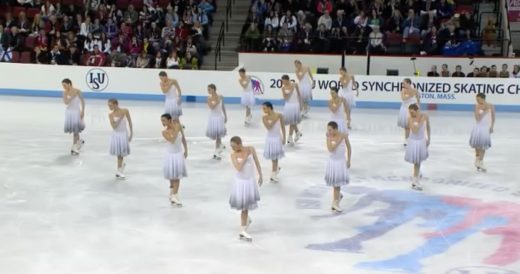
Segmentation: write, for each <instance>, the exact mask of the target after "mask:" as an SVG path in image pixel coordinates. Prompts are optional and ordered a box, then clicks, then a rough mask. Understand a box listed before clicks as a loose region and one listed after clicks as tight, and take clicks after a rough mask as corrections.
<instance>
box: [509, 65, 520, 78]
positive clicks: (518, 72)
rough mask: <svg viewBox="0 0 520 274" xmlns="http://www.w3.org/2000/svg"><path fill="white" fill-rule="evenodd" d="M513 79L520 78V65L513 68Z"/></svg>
mask: <svg viewBox="0 0 520 274" xmlns="http://www.w3.org/2000/svg"><path fill="white" fill-rule="evenodd" d="M511 78H520V65H514V66H513V72H511Z"/></svg>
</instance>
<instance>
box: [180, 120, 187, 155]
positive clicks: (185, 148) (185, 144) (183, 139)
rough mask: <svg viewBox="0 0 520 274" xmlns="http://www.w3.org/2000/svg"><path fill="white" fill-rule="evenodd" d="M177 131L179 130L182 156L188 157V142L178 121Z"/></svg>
mask: <svg viewBox="0 0 520 274" xmlns="http://www.w3.org/2000/svg"><path fill="white" fill-rule="evenodd" d="M179 131H180V132H181V138H182V139H181V142H182V146H183V147H184V158H188V143H187V142H186V136H185V135H184V130H183V129H182V125H181V124H180V123H179Z"/></svg>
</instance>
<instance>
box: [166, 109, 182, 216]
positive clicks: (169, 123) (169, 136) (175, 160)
mask: <svg viewBox="0 0 520 274" xmlns="http://www.w3.org/2000/svg"><path fill="white" fill-rule="evenodd" d="M161 122H162V125H163V126H164V127H165V129H164V130H163V132H162V136H163V137H164V139H165V140H166V153H165V156H164V164H163V174H164V178H165V179H166V180H168V181H170V202H171V203H172V205H175V206H179V207H181V206H182V202H181V200H180V199H179V195H178V192H179V185H180V182H181V179H182V178H184V177H186V176H188V174H187V172H186V163H185V159H186V158H187V157H188V145H187V144H186V137H185V136H184V131H183V130H182V125H181V123H180V122H179V120H178V119H175V118H173V117H172V116H171V115H170V114H169V113H165V114H163V115H162V116H161ZM183 148H184V149H183Z"/></svg>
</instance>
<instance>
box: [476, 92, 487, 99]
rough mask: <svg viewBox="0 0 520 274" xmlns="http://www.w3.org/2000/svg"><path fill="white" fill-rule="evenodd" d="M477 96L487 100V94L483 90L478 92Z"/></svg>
mask: <svg viewBox="0 0 520 274" xmlns="http://www.w3.org/2000/svg"><path fill="white" fill-rule="evenodd" d="M477 98H482V99H484V100H486V94H484V93H482V92H481V93H477Z"/></svg>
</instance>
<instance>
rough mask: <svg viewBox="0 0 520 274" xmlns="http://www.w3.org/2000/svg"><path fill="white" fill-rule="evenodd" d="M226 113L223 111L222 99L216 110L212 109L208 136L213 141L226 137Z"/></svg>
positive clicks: (207, 130) (207, 131)
mask: <svg viewBox="0 0 520 274" xmlns="http://www.w3.org/2000/svg"><path fill="white" fill-rule="evenodd" d="M224 121H225V119H224V112H223V111H222V98H220V102H219V103H218V105H216V106H215V108H213V109H210V113H209V118H208V126H207V128H206V136H207V137H208V138H210V139H211V140H216V139H217V138H218V137H224V136H226V123H225V122H224Z"/></svg>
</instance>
